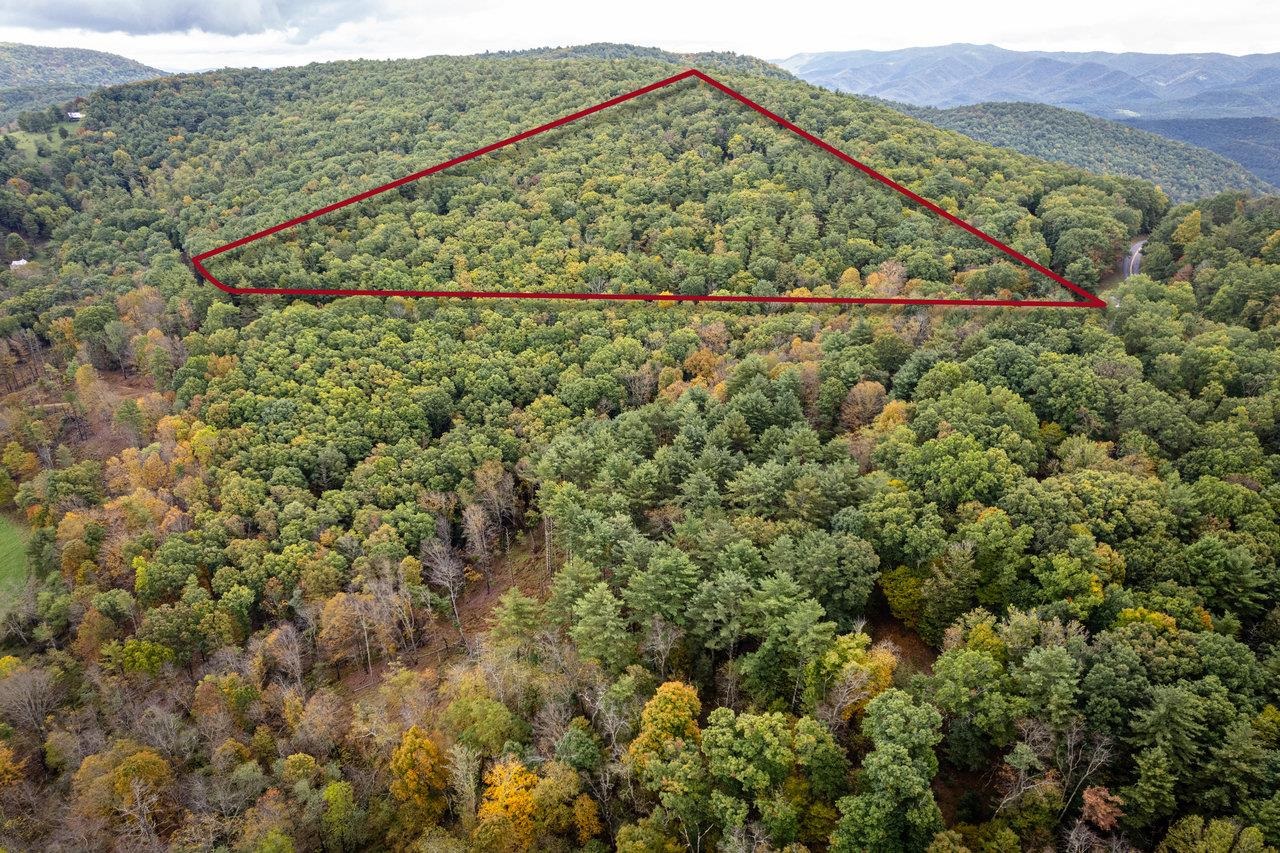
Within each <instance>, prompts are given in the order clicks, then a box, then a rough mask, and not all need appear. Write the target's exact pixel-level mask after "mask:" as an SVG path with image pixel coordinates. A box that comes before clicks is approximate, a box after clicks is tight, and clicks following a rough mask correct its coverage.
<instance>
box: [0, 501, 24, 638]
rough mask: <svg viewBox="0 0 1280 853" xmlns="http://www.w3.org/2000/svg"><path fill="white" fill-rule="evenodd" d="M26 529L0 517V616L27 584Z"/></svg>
mask: <svg viewBox="0 0 1280 853" xmlns="http://www.w3.org/2000/svg"><path fill="white" fill-rule="evenodd" d="M28 536H29V531H28V530H27V528H26V527H24V526H22V525H21V524H19V523H17V522H16V521H14V520H13V519H11V518H9V517H7V516H3V515H0V616H3V615H4V614H5V613H8V612H9V608H10V607H11V606H13V602H14V600H15V598H16V597H17V595H18V593H19V592H21V591H22V587H23V585H24V584H25V583H26V582H27V537H28Z"/></svg>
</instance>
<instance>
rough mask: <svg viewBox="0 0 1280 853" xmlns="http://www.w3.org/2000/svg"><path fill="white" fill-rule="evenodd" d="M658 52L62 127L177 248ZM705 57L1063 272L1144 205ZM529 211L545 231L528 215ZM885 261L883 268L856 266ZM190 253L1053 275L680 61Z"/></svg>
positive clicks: (322, 72)
mask: <svg viewBox="0 0 1280 853" xmlns="http://www.w3.org/2000/svg"><path fill="white" fill-rule="evenodd" d="M679 67H680V66H678V65H677V66H672V65H669V64H665V63H658V62H654V61H651V60H628V61H617V60H603V61H601V60H587V59H567V60H560V61H547V60H544V59H515V58H509V59H501V60H495V59H485V58H471V59H456V58H448V59H429V60H421V61H413V62H400V63H376V64H375V63H350V64H337V65H332V66H323V67H320V68H313V69H282V70H280V71H276V72H271V73H269V74H264V73H262V72H254V71H232V72H220V73H217V74H209V75H201V76H195V77H177V78H168V79H165V80H158V81H154V82H151V83H146V84H140V85H134V86H127V87H122V88H117V89H113V90H110V91H108V92H104V93H101V94H100V95H98V96H96V97H95V98H94V99H93V100H92V102H91V103H90V105H89V107H88V113H87V115H88V119H87V121H86V123H85V127H86V129H87V130H88V131H91V132H96V133H106V132H108V131H110V132H113V133H115V135H116V137H115V138H116V142H115V143H114V145H116V146H118V149H119V151H120V154H119V155H117V154H115V153H114V152H113V154H112V156H113V157H114V158H116V159H117V160H118V161H119V162H118V163H117V164H114V165H119V166H121V167H122V168H121V169H120V170H119V171H118V172H117V178H118V179H119V180H123V181H126V182H129V183H130V184H134V185H138V186H145V187H146V188H147V190H148V192H149V193H150V195H151V196H152V197H153V198H154V199H156V201H157V203H159V204H160V205H161V206H162V207H163V209H164V210H165V211H166V213H167V215H169V216H172V217H173V223H174V227H175V228H176V229H177V231H178V234H179V235H180V240H181V243H182V246H183V248H185V249H186V250H188V251H189V252H191V253H192V254H195V253H198V252H201V251H205V250H208V249H212V248H214V247H215V246H217V245H219V244H221V243H225V242H227V241H229V240H232V239H234V238H237V237H240V236H242V235H244V234H248V233H252V232H254V231H257V230H259V229H262V228H265V227H268V226H271V225H274V224H275V223H276V222H279V221H282V220H284V219H287V218H289V217H292V216H295V215H298V214H301V213H305V212H307V211H309V210H312V209H315V208H318V207H320V206H322V205H324V204H327V203H330V202H333V201H335V200H338V199H341V198H344V197H346V196H350V195H353V194H355V193H357V192H359V191H361V190H364V189H367V188H369V187H371V186H375V185H378V184H381V183H384V182H387V181H390V180H392V179H394V178H397V177H399V176H400V175H403V174H406V173H409V172H412V171H415V170H417V169H420V168H422V167H424V166H427V165H430V164H432V163H435V162H438V161H440V160H443V159H446V158H448V157H452V156H456V155H458V154H462V153H464V152H466V151H469V150H471V149H473V148H475V147H478V146H479V145H482V144H484V143H487V142H491V141H493V140H496V139H501V138H503V137H506V136H508V135H510V134H512V133H514V132H516V131H518V130H522V129H524V128H526V127H528V126H530V125H533V124H536V123H539V122H543V121H547V120H550V119H553V118H556V117H558V116H559V115H562V114H565V113H569V112H573V111H575V110H577V109H580V108H582V107H584V106H587V105H590V104H592V103H595V102H598V101H600V100H603V99H605V98H607V97H610V96H613V95H617V94H620V93H623V92H626V91H629V90H631V89H633V88H635V87H638V86H641V85H644V84H646V83H649V82H653V81H654V80H657V79H660V78H662V77H665V76H669V75H670V74H671V73H672V71H673V70H674V69H677V68H679ZM717 73H720V72H717ZM722 76H724V79H725V80H726V81H727V82H728V83H729V84H730V85H735V86H741V87H742V88H743V90H744V91H745V92H746V94H747V95H748V96H751V97H754V98H757V99H758V100H759V101H761V102H764V103H766V104H768V105H769V106H770V107H771V108H772V109H774V110H776V111H778V112H780V113H781V114H782V115H784V116H788V117H790V118H792V119H794V120H795V121H796V122H797V123H799V124H800V125H801V126H803V127H806V128H808V129H810V130H811V131H813V132H815V133H818V134H820V135H822V136H824V137H825V138H827V139H830V140H831V141H832V142H833V143H835V144H837V145H839V146H841V147H842V148H843V149H844V150H846V151H848V152H849V153H850V154H852V155H853V156H855V157H858V158H861V159H863V160H864V161H865V162H867V163H869V164H870V165H872V166H873V167H875V168H877V169H880V170H882V171H883V172H884V173H885V174H887V175H888V176H890V177H891V178H893V179H895V180H897V181H899V182H901V183H903V184H905V185H906V186H908V187H909V188H911V189H913V190H915V191H917V192H919V193H920V194H922V195H924V196H925V197H928V198H932V199H935V200H936V201H938V203H939V204H942V205H943V206H944V207H946V208H948V209H950V210H954V211H956V212H957V213H959V214H960V215H961V216H964V217H968V218H969V219H971V220H972V221H974V223H975V224H977V225H979V226H980V227H985V228H987V229H988V230H989V231H990V232H991V233H992V234H993V235H994V236H996V237H997V238H999V239H1001V240H1004V241H1006V242H1008V243H1009V244H1010V245H1012V246H1013V247H1014V248H1015V249H1018V250H1019V251H1021V252H1022V253H1024V254H1026V255H1029V256H1030V257H1033V258H1035V259H1037V260H1038V261H1039V262H1041V263H1043V264H1046V265H1052V266H1054V267H1055V268H1056V269H1057V270H1058V271H1060V272H1062V273H1065V274H1066V275H1067V276H1068V277H1069V278H1071V279H1072V280H1073V281H1076V282H1078V283H1080V284H1083V285H1085V286H1088V285H1090V284H1093V283H1096V282H1097V281H1098V280H1099V278H1100V275H1101V273H1102V272H1103V271H1104V270H1105V269H1107V268H1109V267H1110V266H1111V265H1112V263H1113V261H1114V258H1115V256H1116V253H1117V252H1118V251H1119V250H1120V249H1121V248H1122V247H1123V246H1124V245H1125V243H1126V240H1127V239H1128V238H1129V237H1130V236H1131V235H1133V234H1135V233H1137V232H1138V231H1139V230H1141V229H1142V228H1143V226H1144V223H1145V224H1147V225H1149V224H1151V223H1152V222H1153V221H1154V220H1155V218H1157V217H1158V216H1159V213H1160V211H1161V209H1162V207H1163V205H1164V203H1165V200H1164V197H1163V196H1162V195H1161V194H1159V193H1158V192H1157V191H1156V190H1155V189H1154V188H1153V187H1152V186H1151V185H1150V184H1147V183H1145V182H1140V181H1136V180H1132V179H1125V178H1114V177H1113V178H1102V177H1096V176H1091V175H1088V174H1086V173H1084V172H1081V171H1077V170H1073V169H1069V168H1065V167H1061V166H1055V165H1050V164H1047V163H1044V162H1043V161H1037V160H1034V159H1031V158H1026V157H1022V156H1020V155H1017V154H1014V153H1012V152H1008V151H1001V150H997V149H993V148H990V147H986V146H983V145H980V144H978V143H975V142H972V141H970V140H968V139H966V138H964V137H962V136H959V135H956V134H951V133H947V132H944V131H938V130H936V129H934V128H931V127H929V126H928V125H926V124H924V123H920V122H917V121H914V120H912V119H908V118H905V117H903V116H902V115H901V114H899V113H896V112H894V111H892V110H889V109H887V108H884V107H882V106H879V105H876V104H872V103H868V102H866V101H863V100H860V99H857V98H852V97H849V96H844V95H838V94H834V93H829V92H822V91H820V90H818V89H815V88H814V87H812V86H810V85H808V84H805V83H802V82H799V81H794V80H782V79H764V78H760V77H755V76H745V75H738V74H724V75H722ZM230 92H235V93H236V96H235V97H234V98H233V97H230V96H229V93H230ZM371 93H376V96H374V95H371ZM297 152H306V154H305V155H304V157H305V159H304V158H300V157H299V155H298V153H297ZM126 157H127V161H126ZM547 210H551V211H554V216H555V218H556V219H557V220H558V221H559V222H560V223H561V226H560V229H561V233H563V237H562V238H559V237H558V238H556V239H555V240H552V239H551V238H549V237H548V236H547V235H546V234H545V233H543V230H542V229H543V228H544V226H543V224H542V223H543V222H544V221H545V217H546V215H547V214H546V212H545V211H547ZM431 214H437V215H431ZM424 217H426V218H424ZM495 228H497V229H500V230H501V231H502V232H503V233H504V239H501V240H499V239H496V237H495V236H494V229H495ZM373 234H377V235H379V236H377V237H376V239H374V240H372V241H371V242H370V241H368V240H367V239H366V236H367V235H373ZM783 247H785V249H784V248H783ZM459 259H462V260H463V261H465V263H460V262H459ZM891 260H892V261H895V262H896V263H897V264H898V267H895V269H899V267H900V272H896V273H895V274H894V275H893V276H890V277H889V278H888V280H885V277H883V276H881V277H879V278H877V279H876V280H875V281H870V280H864V278H863V277H862V275H863V274H865V273H869V272H870V271H872V270H873V269H874V268H875V267H876V266H877V265H879V264H882V263H884V262H886V261H891ZM300 261H301V262H300ZM211 269H213V270H214V272H215V274H217V275H219V276H220V278H222V279H223V280H224V281H227V282H228V283H233V284H239V285H242V286H243V285H252V286H262V285H268V286H278V285H279V284H281V283H289V284H290V285H293V286H304V285H305V286H320V287H329V286H337V285H338V284H339V283H344V286H352V284H353V283H354V284H356V285H359V286H361V287H369V288H377V289H410V288H414V289H429V290H435V289H440V288H445V289H448V288H450V287H461V288H462V289H470V288H468V287H467V286H466V285H465V282H467V281H469V282H471V284H472V285H474V284H482V285H483V286H484V287H485V288H497V289H508V290H510V289H518V288H520V287H525V288H528V287H529V286H530V285H532V286H533V287H534V289H538V288H542V289H547V290H587V289H596V290H601V289H623V290H632V291H646V292H662V291H670V292H682V293H689V294H697V293H711V292H728V293H760V294H770V293H784V292H790V291H793V290H797V289H815V288H826V289H828V290H829V289H832V288H836V287H840V286H843V287H844V288H845V292H849V293H851V294H854V295H857V294H861V293H866V294H873V295H874V294H890V295H892V294H898V295H912V294H916V295H924V296H935V297H947V296H958V295H979V296H981V295H989V296H999V295H1001V294H1002V293H1004V294H1007V295H1013V296H1019V295H1044V296H1048V295H1052V296H1054V297H1055V298H1059V299H1061V298H1064V297H1066V296H1067V294H1065V292H1064V291H1063V290H1062V288H1060V287H1059V286H1058V285H1056V284H1053V283H1052V282H1049V281H1047V279H1045V278H1044V277H1043V276H1041V275H1039V274H1035V273H1032V274H1028V271H1027V270H1026V269H1025V268H1023V267H1018V266H1014V265H1010V264H1009V263H1005V262H1004V260H1003V256H1001V255H998V254H997V253H995V252H994V250H992V249H991V248H990V247H989V246H987V245H986V244H984V243H981V242H979V241H977V240H976V239H974V238H970V237H967V236H966V235H964V234H962V233H961V232H960V231H959V230H958V229H956V228H955V227H954V226H953V225H950V224H948V223H946V222H945V221H944V220H942V219H941V218H939V217H936V216H934V215H931V214H923V213H921V212H919V211H917V210H915V209H914V208H912V207H911V206H910V205H909V204H908V203H906V202H905V201H904V199H903V198H902V197H901V196H899V195H897V194H896V193H893V192H891V191H889V190H887V189H885V188H884V187H882V186H880V185H879V184H877V183H875V182H873V181H871V180H869V179H867V178H866V177H865V176H863V175H861V174H860V173H858V172H857V171H856V170H854V169H851V168H849V167H847V166H845V165H844V164H842V163H840V162H839V161H838V160H836V159H835V158H832V157H830V156H828V155H825V154H823V153H821V152H820V151H819V150H818V149H816V148H815V147H813V146H812V145H809V144H808V143H805V142H804V141H802V140H800V139H799V138H797V137H795V136H792V135H790V134H788V133H786V132H785V131H782V130H780V129H779V128H777V127H775V126H773V125H771V124H769V123H768V122H767V121H764V120H763V119H761V118H760V117H759V116H757V115H756V114H754V113H752V112H751V111H749V110H747V109H746V108H745V107H742V106H741V105H739V104H736V103H735V102H734V101H732V100H731V99H729V98H727V97H726V96H724V95H723V94H721V93H719V92H716V91H714V90H713V89H711V88H710V87H709V86H706V85H705V84H703V83H700V82H698V81H696V80H689V81H685V82H684V83H682V84H680V85H678V86H674V87H672V88H671V89H669V90H663V91H661V92H655V93H652V94H650V95H646V96H645V97H643V98H641V99H639V100H636V101H634V102H631V103H628V104H626V105H625V106H623V107H618V108H616V109H614V110H610V111H608V112H606V113H602V114H598V115H596V116H592V117H591V118H589V119H587V120H584V121H582V122H581V123H578V124H575V125H572V126H569V127H566V128H562V129H560V130H558V131H556V132H555V133H554V134H551V135H548V136H542V137H538V138H536V139H534V140H530V141H529V142H527V143H524V144H522V145H520V146H518V147H516V148H514V149H511V150H509V151H504V152H502V153H501V154H498V155H493V156H490V157H485V158H482V159H481V160H477V161H473V162H471V163H467V164H465V165H463V166H461V167H458V168H455V169H452V170H450V171H449V172H447V173H445V174H443V175H441V176H438V177H434V178H432V179H429V180H425V181H421V182H417V183H415V184H413V185H411V186H409V187H406V188H404V189H403V190H401V191H398V192H397V193H395V194H391V195H386V196H380V197H377V198H375V199H372V200H370V201H369V202H366V203H362V204H361V205H359V206H356V207H353V208H348V209H346V210H344V211H342V212H340V213H337V214H333V215H332V216H331V217H324V218H322V219H321V220H317V221H315V222H314V223H309V224H308V225H307V226H305V227H300V228H297V229H292V230H290V231H287V232H284V233H282V234H280V235H278V236H276V237H273V238H270V239H268V240H264V241H260V242H258V243H254V244H252V245H250V246H247V247H244V248H243V249H239V250H236V251H235V252H234V253H230V254H228V255H225V256H219V257H218V258H216V259H215V260H214V261H213V262H212V266H211ZM472 270H474V271H476V272H475V273H474V274H472V273H471V272H469V271H472ZM846 270H852V271H854V272H857V273H859V275H854V274H853V273H851V274H850V276H848V277H843V276H844V273H845V271H846Z"/></svg>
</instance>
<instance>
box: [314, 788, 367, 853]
mask: <svg viewBox="0 0 1280 853" xmlns="http://www.w3.org/2000/svg"><path fill="white" fill-rule="evenodd" d="M321 798H322V799H323V800H324V815H323V817H322V819H321V823H322V825H323V828H324V846H325V849H326V850H329V851H334V853H344V851H347V850H358V849H359V848H360V845H361V843H362V842H363V839H364V830H365V825H364V819H365V815H364V811H363V810H362V809H361V808H360V807H359V805H357V803H356V798H355V791H354V790H353V789H352V787H351V783H350V782H330V783H329V784H328V785H325V786H324V791H323V792H322V793H321Z"/></svg>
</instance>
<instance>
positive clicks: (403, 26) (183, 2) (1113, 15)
mask: <svg viewBox="0 0 1280 853" xmlns="http://www.w3.org/2000/svg"><path fill="white" fill-rule="evenodd" d="M548 11H549V10H548V9H547V8H545V7H536V8H535V7H529V6H526V5H522V4H516V3H512V2H510V0H479V2H477V3H475V4H471V5H470V6H467V7H465V8H464V7H458V6H455V5H452V4H449V3H445V2H442V0H423V2H413V0H369V2H367V3H365V4H360V5H358V6H351V5H346V4H340V3H336V2H330V1H329V0H323V2H318V3H316V2H307V0H256V2H249V3H243V4H230V5H224V6H209V5H206V4H199V3H196V2H195V1H194V0H178V1H177V2H174V0H133V2H129V3H115V2H109V0H47V2H45V3H42V4H29V3H24V2H22V0H0V12H3V20H4V22H5V24H4V25H3V26H0V41H13V42H17V43H21V44H30V45H37V46H46V47H78V48H87V49H91V50H99V51H103V52H106V53H114V54H117V55H121V56H126V57H129V58H131V59H134V60H135V61H138V62H141V63H144V64H146V65H150V66H152V67H155V68H161V69H165V70H168V71H172V72H179V73H180V72H191V71H198V70H208V69H211V68H223V67H232V68H241V67H258V68H274V67H284V66H297V65H306V64H309V63H312V62H327V61H334V60H343V59H407V58H419V57H424V56H466V55H472V54H479V53H484V52H486V51H487V52H498V51H520V50H534V49H538V48H539V47H542V46H545V45H551V44H561V45H566V44H567V45H583V44H594V43H611V44H635V45H654V46H657V47H659V48H660V49H663V50H667V51H670V52H673V53H700V52H711V51H732V52H734V53H738V54H744V55H748V56H753V57H759V58H762V59H767V60H770V61H775V62H776V61H779V60H781V59H785V58H790V57H793V56H795V55H798V54H817V53H832V52H848V51H855V50H874V51H893V50H903V49H911V48H929V47H945V46H948V45H953V44H972V45H994V46H998V47H1002V48H1004V49H1006V50H1014V51H1052V52H1068V53H1082V52H1093V51H1099V52H1106V53H1147V54H1156V55H1176V54H1208V53H1215V54H1223V55H1227V56H1237V57H1238V56H1247V55H1254V54H1264V53H1271V52H1274V50H1275V45H1274V38H1272V37H1271V35H1269V34H1272V33H1275V32H1277V31H1280V7H1274V6H1273V7H1264V8H1257V7H1255V6H1254V5H1252V4H1250V3H1248V2H1246V0H1222V2H1219V3H1217V4H1214V6H1213V7H1212V8H1209V9H1206V8H1203V7H1183V8H1167V4H1163V3H1160V2H1157V0H1139V2H1136V3H1130V4H1124V5H1117V4H1113V3H1108V2H1104V0H1081V2H1079V3H1077V4H1076V5H1075V6H1074V7H1073V10H1072V16H1071V19H1069V20H1067V19H1063V18H1061V17H1059V16H1057V15H1056V14H1055V13H1056V11H1057V10H1028V9H1027V8H1025V6H1024V5H1022V4H1019V3H1017V2H1014V0H997V2H993V3H988V4H986V5H985V6H984V7H983V8H981V9H979V10H974V9H972V8H957V7H954V6H952V5H949V4H943V3H938V2H928V3H919V4H916V5H915V6H913V7H912V6H895V7H894V8H891V9H890V8H883V7H875V8H849V7H847V6H844V5H836V4H829V3H825V2H818V0H808V2H801V3H798V4H792V5H791V6H789V7H788V14H787V15H786V16H785V17H783V18H780V19H779V18H777V17H776V16H774V15H772V14H771V12H772V10H770V9H768V8H767V7H766V8H762V9H761V10H760V11H759V13H757V10H756V9H753V8H750V7H744V8H742V9H740V10H738V12H737V13H735V14H734V15H732V16H726V15H724V14H722V12H721V11H719V10H717V9H714V8H704V7H698V6H692V7H691V6H688V5H687V4H680V3H676V2H673V0H653V2H651V3H649V4H648V5H647V6H646V14H645V15H644V16H643V17H642V19H641V20H639V21H637V20H634V18H635V16H628V15H623V14H621V13H619V12H615V11H613V10H609V9H601V8H599V7H597V6H596V5H595V4H592V3H589V2H587V0H565V2H563V3H561V4H559V5H558V6H557V8H556V9H554V10H551V11H554V14H548ZM903 21H909V22H910V26H909V27H904V26H903V23H902V22H903Z"/></svg>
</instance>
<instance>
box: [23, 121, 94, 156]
mask: <svg viewBox="0 0 1280 853" xmlns="http://www.w3.org/2000/svg"><path fill="white" fill-rule="evenodd" d="M78 125H79V122H75V121H64V122H62V123H61V124H59V125H57V126H56V127H54V129H53V130H51V131H49V132H47V133H28V132H26V131H25V130H15V131H13V132H12V133H10V134H9V136H11V137H12V138H13V141H14V142H16V143H17V144H18V150H19V151H21V152H22V153H23V154H24V155H25V156H27V157H30V158H34V157H35V156H36V144H37V143H40V144H42V145H44V147H45V148H46V149H48V150H49V151H50V152H53V151H57V150H58V149H59V148H61V147H62V146H63V144H64V143H65V140H64V139H63V138H62V137H61V136H60V135H59V134H58V128H59V127H65V128H66V129H67V133H68V134H69V135H70V136H74V135H75V132H76V127H77V126H78Z"/></svg>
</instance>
